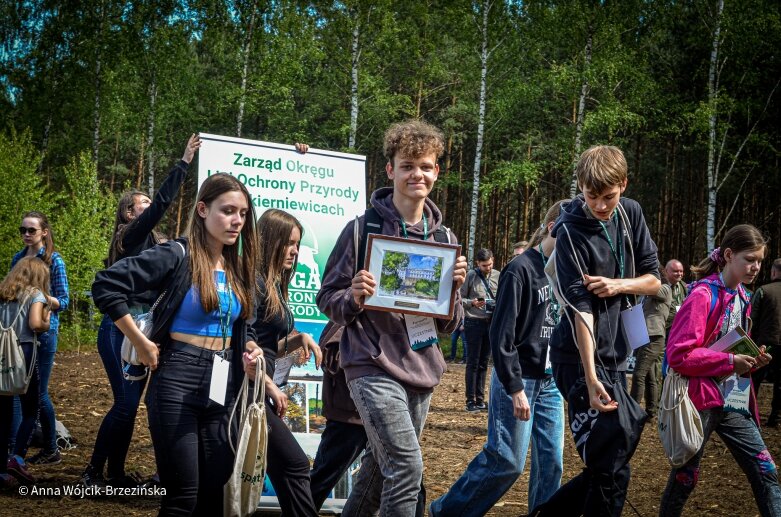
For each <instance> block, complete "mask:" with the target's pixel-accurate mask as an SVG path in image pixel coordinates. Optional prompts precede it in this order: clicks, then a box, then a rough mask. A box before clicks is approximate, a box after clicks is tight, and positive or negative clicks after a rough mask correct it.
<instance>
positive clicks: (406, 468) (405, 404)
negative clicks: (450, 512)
mask: <svg viewBox="0 0 781 517" xmlns="http://www.w3.org/2000/svg"><path fill="white" fill-rule="evenodd" d="M348 386H349V388H350V394H351V396H352V398H353V401H354V402H355V406H356V407H357V408H358V413H359V414H360V415H361V420H362V421H363V425H364V429H366V436H367V438H368V440H369V446H368V447H367V448H366V454H364V455H363V459H362V460H361V470H360V472H359V474H358V480H357V482H356V483H355V487H354V488H353V491H352V492H351V493H350V497H349V498H348V499H347V503H346V504H345V505H344V510H343V511H342V515H343V516H344V517H352V516H360V517H363V516H364V515H373V514H375V513H376V512H377V510H379V512H380V515H381V516H383V517H385V516H391V515H393V516H407V517H412V516H414V515H415V512H416V508H417V504H418V493H419V492H420V491H421V486H420V485H421V481H422V480H423V455H422V453H421V450H420V435H421V433H422V432H423V426H424V425H425V423H426V415H427V414H428V407H429V403H430V402H431V393H420V392H416V391H412V390H409V389H406V388H405V387H404V386H402V385H401V384H400V383H399V382H398V381H396V380H395V379H393V378H392V377H390V376H388V375H385V374H382V375H371V376H367V377H360V378H358V379H353V380H351V381H350V382H349V383H348Z"/></svg>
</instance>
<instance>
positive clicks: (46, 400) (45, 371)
mask: <svg viewBox="0 0 781 517" xmlns="http://www.w3.org/2000/svg"><path fill="white" fill-rule="evenodd" d="M57 335H58V334H57V332H52V331H51V330H50V331H49V332H44V333H43V334H41V335H39V336H38V342H39V343H40V346H39V347H38V373H39V375H40V382H41V384H40V386H39V392H38V397H39V403H40V414H39V417H38V418H39V419H40V421H41V432H42V433H43V445H44V447H43V450H44V452H47V453H53V452H55V451H56V450H57V427H56V424H55V422H56V418H55V416H54V405H53V404H52V399H51V398H50V397H49V379H50V378H51V376H52V368H53V367H54V354H55V353H56V352H57Z"/></svg>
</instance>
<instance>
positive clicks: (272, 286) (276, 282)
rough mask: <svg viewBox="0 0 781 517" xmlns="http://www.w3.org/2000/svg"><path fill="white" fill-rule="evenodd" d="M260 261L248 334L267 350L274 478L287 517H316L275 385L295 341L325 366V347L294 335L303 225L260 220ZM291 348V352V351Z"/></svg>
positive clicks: (304, 462)
mask: <svg viewBox="0 0 781 517" xmlns="http://www.w3.org/2000/svg"><path fill="white" fill-rule="evenodd" d="M258 230H259V236H260V249H261V251H260V260H259V261H258V271H259V274H260V277H259V279H258V285H259V288H260V289H259V295H258V303H257V309H256V314H255V322H254V323H253V324H252V326H251V328H250V329H248V334H249V339H252V340H254V341H255V342H256V343H257V344H258V346H260V347H261V348H262V349H263V354H264V357H265V358H266V370H267V375H266V395H267V396H268V398H267V400H266V406H267V411H266V419H267V422H268V425H269V427H270V428H271V432H270V433H268V449H267V459H268V467H267V472H268V477H269V479H270V480H271V484H272V485H273V486H274V490H275V491H276V493H277V497H278V499H279V505H280V507H281V508H282V514H283V515H296V516H303V517H307V516H316V515H317V509H316V508H315V504H314V501H313V500H312V491H311V489H310V484H309V460H308V459H307V456H306V454H305V453H304V451H303V450H302V449H301V446H300V445H299V444H298V442H296V440H295V439H294V438H293V434H292V433H291V432H290V429H289V428H288V427H287V425H286V424H285V423H284V422H283V421H282V417H283V416H284V414H285V411H286V409H287V396H286V395H285V394H284V393H283V392H282V391H281V390H280V389H279V388H278V387H277V385H276V384H274V381H273V378H274V371H275V365H274V360H275V359H276V357H277V355H279V356H280V357H282V356H283V355H285V354H286V353H287V352H290V351H291V350H292V349H293V348H294V345H293V342H294V341H295V342H296V344H297V345H299V346H303V347H304V351H305V356H306V359H307V360H308V359H309V355H310V353H314V354H315V363H316V366H317V367H318V368H319V367H320V361H321V360H322V354H321V352H320V348H319V347H318V346H317V344H316V343H315V342H314V340H313V339H312V337H311V336H310V335H308V334H303V333H302V334H297V335H296V336H295V338H294V339H288V337H289V335H290V334H291V332H292V331H293V323H294V322H293V314H292V312H291V310H290V307H288V304H287V300H288V284H289V283H290V279H291V278H292V276H293V274H294V273H295V270H296V265H297V263H298V246H299V243H300V242H301V236H302V235H303V232H304V230H303V227H302V226H301V223H300V222H299V221H298V220H297V219H296V218H295V217H293V216H292V215H290V214H288V213H287V212H283V211H282V210H276V209H271V210H267V211H266V212H264V213H263V216H261V218H260V220H259V221H258ZM286 349H287V350H286Z"/></svg>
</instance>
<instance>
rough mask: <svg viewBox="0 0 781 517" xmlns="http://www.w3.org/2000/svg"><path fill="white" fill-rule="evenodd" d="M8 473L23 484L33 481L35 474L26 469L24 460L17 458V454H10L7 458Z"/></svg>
mask: <svg viewBox="0 0 781 517" xmlns="http://www.w3.org/2000/svg"><path fill="white" fill-rule="evenodd" d="M8 473H9V474H11V475H12V476H13V477H15V478H16V480H17V481H19V483H21V484H23V485H27V484H32V483H35V476H33V475H32V474H30V472H29V471H28V470H27V465H25V464H24V460H21V461H20V460H19V456H12V457H11V459H10V460H8Z"/></svg>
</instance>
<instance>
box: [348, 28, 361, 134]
mask: <svg viewBox="0 0 781 517" xmlns="http://www.w3.org/2000/svg"><path fill="white" fill-rule="evenodd" d="M360 42H361V18H360V16H355V27H353V38H352V44H351V46H350V55H351V57H352V59H351V63H350V136H349V137H348V139H347V147H349V148H350V149H355V139H356V135H357V134H358V67H359V64H360V59H361V46H360Z"/></svg>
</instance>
